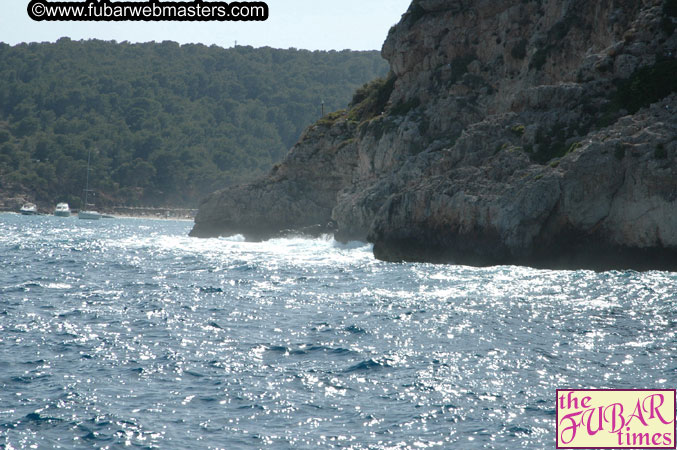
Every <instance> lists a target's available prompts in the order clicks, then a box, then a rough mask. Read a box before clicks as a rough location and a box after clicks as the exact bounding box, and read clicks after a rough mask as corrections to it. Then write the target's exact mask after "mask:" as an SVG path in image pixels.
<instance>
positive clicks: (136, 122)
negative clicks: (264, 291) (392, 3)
mask: <svg viewBox="0 0 677 450" xmlns="http://www.w3.org/2000/svg"><path fill="white" fill-rule="evenodd" d="M386 71H387V64H386V63H385V61H384V60H382V59H381V57H380V55H379V53H378V52H353V51H341V52H335V51H332V52H310V51H305V50H295V49H290V50H276V49H271V48H261V49H254V48H252V47H235V48H231V49H223V48H220V47H216V46H212V47H206V46H204V45H183V46H179V45H178V44H176V43H173V42H163V43H148V44H130V43H126V42H123V43H115V42H104V41H86V42H85V41H78V42H76V41H71V40H69V39H66V38H64V39H61V40H59V41H58V42H57V43H42V44H22V45H18V46H9V45H6V44H0V80H1V81H0V197H2V196H4V197H7V196H11V195H26V196H27V198H29V199H31V200H35V201H38V202H44V203H54V202H56V201H68V202H70V203H71V204H72V205H73V206H75V207H77V206H78V205H79V203H80V197H81V195H82V192H83V188H84V183H85V175H86V165H87V155H88V152H89V151H90V150H91V151H92V170H91V175H90V177H91V178H90V179H91V184H90V188H92V189H93V190H94V191H96V192H97V200H96V202H97V203H98V204H99V205H102V206H105V205H111V204H127V205H145V206H168V205H171V206H196V205H197V202H198V200H199V198H200V197H202V196H203V195H205V194H206V193H208V192H211V191H213V190H215V189H219V188H222V187H225V186H227V185H229V184H233V183H238V182H242V181H245V180H246V179H249V178H251V177H253V176H255V175H257V174H260V173H262V172H263V171H265V170H267V169H269V168H270V167H271V166H272V165H273V164H274V163H275V162H276V161H278V160H280V159H281V158H282V157H283V156H284V154H285V153H286V152H287V150H288V149H289V148H290V147H291V146H292V145H293V144H294V142H295V141H296V140H297V139H298V137H299V135H300V133H301V131H302V130H303V129H304V128H305V127H306V126H308V125H309V124H311V123H313V122H314V121H316V120H318V119H319V118H320V115H321V107H322V106H321V105H322V102H323V101H324V110H325V112H330V111H335V110H337V109H340V108H343V107H345V106H346V104H347V103H348V102H349V101H350V99H351V97H352V94H353V92H354V91H355V89H356V88H358V87H359V86H361V85H362V84H364V83H365V82H367V81H369V80H372V79H374V78H376V77H378V76H382V75H384V74H385V73H386Z"/></svg>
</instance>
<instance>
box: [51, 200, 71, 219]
mask: <svg viewBox="0 0 677 450" xmlns="http://www.w3.org/2000/svg"><path fill="white" fill-rule="evenodd" d="M54 215H55V216H59V217H70V215H71V209H70V207H69V206H68V203H57V204H56V208H55V209H54Z"/></svg>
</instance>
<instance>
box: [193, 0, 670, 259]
mask: <svg viewBox="0 0 677 450" xmlns="http://www.w3.org/2000/svg"><path fill="white" fill-rule="evenodd" d="M671 11H672V8H671V7H670V5H669V4H668V2H664V1H663V0H647V1H643V2H637V1H635V0H632V1H629V0H628V1H623V0H621V1H619V0H616V1H612V0H600V1H597V2H588V1H579V0H568V1H567V0H552V1H547V0H546V1H535V0H534V1H523V0H512V1H509V0H503V1H501V0H499V1H496V0H494V1H488V0H487V1H484V0H453V1H452V0H416V1H414V2H413V3H412V5H411V7H410V9H409V11H408V12H407V13H406V14H405V15H404V16H403V18H402V20H401V22H400V23H399V24H398V25H396V26H395V27H393V28H392V29H391V31H390V33H389V36H388V38H387V40H386V42H385V44H384V46H383V55H384V57H385V58H386V59H387V60H388V61H389V62H390V65H391V75H390V77H389V78H388V80H383V81H381V82H375V83H372V84H370V85H369V86H366V87H365V88H363V89H361V90H360V91H358V93H357V94H356V96H355V99H354V101H353V104H352V105H351V107H350V108H349V109H348V110H347V111H341V112H338V113H333V114H331V115H329V116H326V117H325V118H323V119H322V120H320V121H319V122H318V123H317V124H315V125H313V126H312V127H310V128H309V129H308V130H307V131H306V133H305V134H304V135H303V136H302V138H301V140H300V141H299V143H298V144H297V145H296V146H295V147H294V148H292V150H291V151H290V153H289V154H288V156H287V158H286V159H285V160H284V161H283V162H282V163H281V164H280V165H279V166H278V167H276V168H274V169H273V170H272V171H271V173H270V174H269V176H267V177H266V178H264V179H262V180H260V181H258V182H256V183H253V184H250V185H245V186H239V187H235V188H230V189H226V190H224V191H221V192H217V193H215V194H212V195H211V196H210V197H209V198H207V199H206V200H205V201H204V202H203V204H202V205H201V207H200V212H199V214H198V216H197V218H196V225H195V228H194V229H193V232H192V234H193V235H196V236H203V237H208V236H217V235H226V234H234V233H242V234H245V235H247V236H249V237H252V238H266V237H270V236H273V235H277V234H279V233H280V232H283V231H284V230H297V231H298V230H310V231H313V232H327V231H336V236H337V238H339V239H368V240H369V241H371V242H373V243H374V252H375V254H376V256H377V257H379V258H381V259H385V260H392V261H401V260H416V261H434V262H456V263H467V264H475V265H485V264H511V263H516V264H530V265H538V266H545V267H592V268H610V267H618V268H625V267H627V268H630V267H632V268H668V269H677V203H676V202H675V201H676V200H677V139H676V136H677V114H675V111H676V109H677V95H676V94H674V93H673V92H674V91H675V89H676V88H677V86H676V84H677V77H675V75H674V74H675V73H677V63H676V60H675V50H676V48H677V35H675V33H674V29H675V24H676V23H677V18H675V17H673V16H672V15H671V14H672V12H671ZM334 228H336V230H334Z"/></svg>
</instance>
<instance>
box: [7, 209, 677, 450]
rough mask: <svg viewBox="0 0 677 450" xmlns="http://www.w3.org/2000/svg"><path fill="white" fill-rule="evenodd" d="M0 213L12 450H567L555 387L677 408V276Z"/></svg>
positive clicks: (182, 226)
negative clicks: (672, 399) (391, 253)
mask: <svg viewBox="0 0 677 450" xmlns="http://www.w3.org/2000/svg"><path fill="white" fill-rule="evenodd" d="M191 225H192V224H191V223H189V222H179V221H160V220H141V219H113V220H102V221H99V222H85V221H79V220H77V219H75V218H56V217H46V216H42V217H24V216H18V215H15V214H0V448H2V447H4V448H6V449H18V448H58V447H61V448H103V447H107V448H123V447H132V448H134V447H141V448H224V449H238V448H243V449H249V448H354V449H367V448H373V449H400V448H463V449H474V448H510V449H512V448H553V447H554V443H555V396H556V392H555V390H556V389H557V388H675V387H677V339H676V333H677V274H675V273H667V272H646V273H638V272H633V271H627V272H605V273H595V272H589V271H547V270H534V269H530V268H523V267H507V266H506V267H492V268H472V267H464V266H453V265H429V264H391V263H384V262H379V261H376V260H375V259H374V258H373V256H372V253H371V248H370V247H369V246H367V245H364V244H360V243H353V244H349V245H341V244H339V243H336V242H335V241H333V240H332V239H330V238H328V237H327V238H322V239H302V238H297V239H280V240H273V241H269V242H264V243H247V242H243V241H242V239H239V238H237V237H236V238H230V239H211V240H199V239H194V238H189V237H187V234H188V231H189V230H190V227H191Z"/></svg>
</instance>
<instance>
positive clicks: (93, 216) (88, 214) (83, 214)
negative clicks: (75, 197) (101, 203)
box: [78, 211, 101, 220]
mask: <svg viewBox="0 0 677 450" xmlns="http://www.w3.org/2000/svg"><path fill="white" fill-rule="evenodd" d="M78 218H79V219H85V220H99V219H101V214H100V213H98V212H96V211H78Z"/></svg>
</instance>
